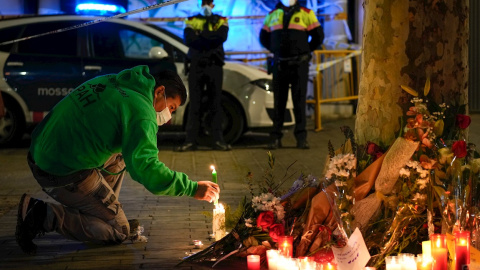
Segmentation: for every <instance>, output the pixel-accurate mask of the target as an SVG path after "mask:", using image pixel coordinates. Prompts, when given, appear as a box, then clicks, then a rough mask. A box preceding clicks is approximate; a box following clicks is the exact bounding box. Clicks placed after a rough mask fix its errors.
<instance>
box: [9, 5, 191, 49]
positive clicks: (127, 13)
mask: <svg viewBox="0 0 480 270" xmlns="http://www.w3.org/2000/svg"><path fill="white" fill-rule="evenodd" d="M185 1H188V0H170V1H167V2H163V3H159V4H154V5H150V6H146V7H143V8H139V9H135V10H132V11H129V12H125V13H120V14H117V15H114V16H111V17H105V18H101V19H97V20H94V21H89V22H86V23H82V24H77V25H74V26H70V27H65V28H61V29H57V30H52V31H49V32H45V33H42V34H38V35H33V36H29V37H23V38H19V39H14V40H10V41H5V42H2V43H0V46H2V45H7V44H12V43H15V42H19V41H24V40H27V39H32V38H37V37H42V36H46V35H51V34H57V33H61V32H65V31H69V30H74V29H78V28H82V27H85V26H89V25H92V24H97V23H100V22H104V21H108V20H111V19H116V18H122V17H125V16H128V15H131V14H135V13H140V12H144V11H148V10H152V9H157V8H161V7H165V6H169V5H173V4H177V3H181V2H185Z"/></svg>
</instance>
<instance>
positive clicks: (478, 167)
mask: <svg viewBox="0 0 480 270" xmlns="http://www.w3.org/2000/svg"><path fill="white" fill-rule="evenodd" d="M470 165H471V166H472V172H473V173H478V172H479V171H480V158H476V159H474V160H472V161H471V162H470Z"/></svg>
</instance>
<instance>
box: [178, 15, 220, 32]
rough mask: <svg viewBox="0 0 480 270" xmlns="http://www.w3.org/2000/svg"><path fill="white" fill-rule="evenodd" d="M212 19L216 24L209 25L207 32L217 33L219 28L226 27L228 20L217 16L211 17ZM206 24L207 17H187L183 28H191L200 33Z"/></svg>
mask: <svg viewBox="0 0 480 270" xmlns="http://www.w3.org/2000/svg"><path fill="white" fill-rule="evenodd" d="M212 17H214V20H216V21H217V22H216V23H215V25H212V24H209V25H208V30H209V31H217V30H218V29H219V28H220V26H222V25H223V26H226V27H228V19H227V18H226V17H222V16H218V15H212ZM206 22H207V17H205V16H202V15H197V16H193V17H189V18H187V19H185V28H192V29H193V30H195V31H202V30H203V26H204V25H205V23H206Z"/></svg>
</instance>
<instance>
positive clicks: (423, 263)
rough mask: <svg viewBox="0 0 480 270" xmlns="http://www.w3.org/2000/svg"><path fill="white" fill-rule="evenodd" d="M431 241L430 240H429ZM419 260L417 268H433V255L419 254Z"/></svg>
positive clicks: (425, 269) (430, 269) (418, 269)
mask: <svg viewBox="0 0 480 270" xmlns="http://www.w3.org/2000/svg"><path fill="white" fill-rule="evenodd" d="M429 242H430V241H429ZM415 261H416V262H417V270H432V257H431V256H425V255H424V254H418V255H417V257H416V258H415Z"/></svg>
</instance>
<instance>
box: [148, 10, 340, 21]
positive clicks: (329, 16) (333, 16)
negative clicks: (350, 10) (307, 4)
mask: <svg viewBox="0 0 480 270" xmlns="http://www.w3.org/2000/svg"><path fill="white" fill-rule="evenodd" d="M317 16H318V17H324V18H325V21H333V20H346V19H347V13H345V12H342V13H337V14H317ZM265 17H266V16H265V15H254V16H227V17H226V18H227V19H229V20H242V19H254V20H255V19H264V18H265ZM187 18H188V17H168V18H167V17H165V18H141V19H140V20H141V21H147V22H179V21H182V22H183V21H185V19H187Z"/></svg>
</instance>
